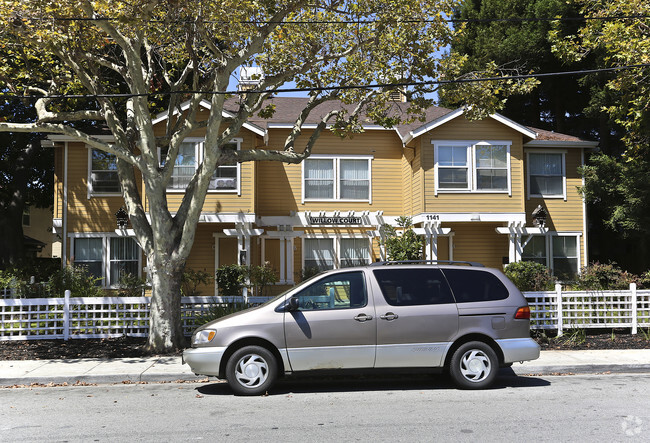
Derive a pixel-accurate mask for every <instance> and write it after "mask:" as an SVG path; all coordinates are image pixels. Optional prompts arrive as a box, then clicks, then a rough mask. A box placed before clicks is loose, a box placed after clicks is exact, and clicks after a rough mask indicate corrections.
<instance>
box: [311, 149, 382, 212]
mask: <svg viewBox="0 0 650 443" xmlns="http://www.w3.org/2000/svg"><path fill="white" fill-rule="evenodd" d="M309 159H313V160H319V159H320V160H333V161H334V177H333V180H334V198H306V197H305V161H302V162H301V164H300V166H301V174H300V175H301V180H300V185H301V188H302V195H301V203H302V204H303V205H304V204H305V203H309V202H331V201H336V202H354V203H358V202H368V204H372V160H373V159H374V157H373V156H372V155H326V154H313V155H310V156H309V157H308V158H307V159H306V160H309ZM341 160H366V161H367V162H368V198H367V199H342V198H340V188H341V186H340V181H341V177H340V173H339V172H340V169H341V166H340V165H341Z"/></svg>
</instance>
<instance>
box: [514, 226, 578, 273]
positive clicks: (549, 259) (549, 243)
mask: <svg viewBox="0 0 650 443" xmlns="http://www.w3.org/2000/svg"><path fill="white" fill-rule="evenodd" d="M533 236H534V237H544V242H545V246H546V267H547V268H548V269H550V270H551V272H552V273H553V272H555V266H554V260H553V259H554V258H555V257H554V255H553V237H574V238H575V239H576V254H577V257H576V258H577V265H578V273H580V270H581V269H582V259H581V254H580V251H581V249H580V240H581V239H582V232H572V231H563V232H555V231H549V232H547V233H545V234H532V235H531V237H533ZM521 249H522V253H523V246H522V248H521Z"/></svg>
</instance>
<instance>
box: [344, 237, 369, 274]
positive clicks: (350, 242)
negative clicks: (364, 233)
mask: <svg viewBox="0 0 650 443" xmlns="http://www.w3.org/2000/svg"><path fill="white" fill-rule="evenodd" d="M369 263H370V244H369V242H368V240H367V239H365V238H342V239H341V267H342V268H347V267H350V266H363V265H367V264H369Z"/></svg>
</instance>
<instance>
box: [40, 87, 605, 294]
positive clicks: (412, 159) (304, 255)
mask: <svg viewBox="0 0 650 443" xmlns="http://www.w3.org/2000/svg"><path fill="white" fill-rule="evenodd" d="M306 100H307V99H306V98H274V99H272V102H273V104H274V105H275V107H276V112H275V114H274V116H273V117H271V118H269V119H261V118H259V117H255V118H253V119H251V120H249V122H248V123H247V124H246V125H245V126H244V127H243V128H242V130H241V132H240V133H239V134H238V135H237V137H236V138H235V139H233V141H232V144H233V149H241V150H245V149H253V148H255V149H260V148H267V149H274V148H277V147H278V146H282V145H283V142H284V140H285V139H286V137H287V135H288V133H289V131H290V130H291V128H292V127H293V125H294V122H295V119H296V117H297V116H298V113H299V112H300V111H301V110H302V109H303V107H304V104H305V102H306ZM203 106H204V107H205V108H206V111H205V116H206V117H207V115H208V111H207V110H208V109H209V106H210V104H209V102H204V103H203ZM333 106H337V104H336V103H330V104H323V105H321V106H320V107H318V108H316V109H315V110H314V111H313V112H312V114H311V116H310V117H309V118H308V119H307V121H306V122H305V124H304V125H303V131H302V135H301V138H300V139H299V140H298V142H297V143H296V146H297V148H298V149H299V148H300V146H301V142H303V145H304V142H306V140H307V139H308V138H309V136H310V135H311V132H312V131H313V130H314V129H315V127H316V124H317V122H318V121H319V120H320V118H321V117H322V116H323V115H324V114H325V113H326V112H328V111H329V110H331V109H332V107H333ZM405 106H406V104H405V103H395V107H396V109H397V111H399V112H404V111H405ZM233 111H234V108H233ZM224 112H226V113H227V111H224ZM424 117H425V122H424V123H423V122H420V121H418V122H416V123H412V124H409V125H406V124H404V125H399V126H397V127H395V128H393V129H385V128H383V127H379V126H374V125H371V124H367V125H365V126H364V132H363V133H360V134H356V135H354V136H353V137H352V138H346V139H341V138H339V137H337V136H335V135H334V134H332V133H329V132H328V131H325V132H324V133H323V134H322V136H321V137H320V138H319V140H318V141H317V143H316V145H315V147H314V149H313V150H312V155H311V156H310V157H309V158H308V159H307V160H305V161H304V162H303V163H301V164H298V165H294V164H284V163H279V162H272V161H261V162H249V163H240V164H233V165H224V166H219V167H218V168H217V170H216V171H215V174H214V176H213V180H212V182H211V185H210V190H209V191H208V196H207V198H206V200H205V204H204V206H203V209H202V214H201V217H200V220H199V226H198V229H197V234H196V240H195V242H194V246H193V249H192V252H191V255H190V257H189V259H188V261H187V267H188V268H193V269H196V270H205V271H207V272H210V273H214V272H215V270H216V269H217V268H218V267H219V266H220V265H223V264H231V263H241V264H247V265H250V264H261V263H265V262H269V263H270V264H271V266H272V267H273V269H274V270H275V271H276V273H277V275H278V279H279V282H278V284H277V288H276V289H277V290H278V291H279V290H281V289H284V288H286V287H287V286H289V285H293V284H294V283H295V282H296V281H299V279H300V275H301V272H302V271H304V270H307V269H311V268H319V269H328V268H339V267H345V266H352V265H357V264H363V263H368V262H372V261H376V260H382V259H385V256H384V255H385V254H384V251H383V250H382V247H381V242H380V240H381V238H380V227H381V226H382V225H383V224H390V225H393V226H394V225H395V224H396V219H397V218H398V217H400V216H409V217H411V218H412V220H413V223H414V226H415V231H416V233H417V234H418V235H420V236H421V237H422V241H423V256H424V258H426V259H429V260H457V261H474V262H481V263H483V264H485V265H486V266H490V267H498V268H501V267H502V266H503V265H504V264H507V263H510V262H516V261H520V260H533V261H537V262H539V263H542V264H544V265H546V266H547V267H549V268H550V269H551V270H552V271H553V272H554V273H555V274H556V275H557V276H559V277H564V276H566V275H571V274H575V273H577V272H578V271H579V269H580V268H581V267H582V266H584V265H585V264H586V263H587V260H588V257H587V236H586V225H587V216H586V209H585V205H584V202H583V200H582V197H581V195H580V194H579V192H578V187H579V186H580V185H581V184H582V179H581V177H580V176H579V174H578V172H577V169H578V167H579V166H580V165H582V164H583V163H584V160H585V151H586V150H588V149H593V148H595V147H596V145H597V144H596V143H595V142H589V141H584V140H581V139H578V138H576V137H572V136H569V135H564V134H558V133H553V132H549V131H544V130H540V129H535V128H530V127H526V126H523V125H520V124H518V123H516V122H514V121H512V120H509V119H507V118H505V117H503V116H501V115H498V114H495V115H492V116H491V117H489V118H486V119H485V120H481V121H470V120H467V119H466V118H465V116H464V113H463V111H462V110H449V109H444V108H436V107H434V108H431V109H429V110H428V111H427V113H426V115H425V116H424ZM167 118H169V116H168V115H167V114H165V113H163V114H161V115H159V116H158V118H157V119H156V121H155V122H156V124H157V125H159V130H160V131H161V132H162V131H164V128H163V126H164V124H165V121H166V119H167ZM50 140H51V141H52V142H53V143H54V146H55V149H56V164H55V195H54V223H53V224H54V227H55V229H56V232H57V234H59V235H60V236H61V237H62V238H64V239H65V241H64V242H63V243H62V246H61V253H62V257H63V258H64V261H65V263H68V264H81V265H85V266H87V267H88V269H89V270H90V271H91V272H92V273H93V274H95V275H97V276H99V277H102V278H103V280H102V281H103V282H104V286H105V287H107V288H110V287H114V286H115V285H116V283H117V282H118V280H119V276H120V275H121V273H124V272H131V273H134V274H139V275H143V273H145V272H146V269H145V263H144V260H143V255H142V253H141V251H140V249H139V247H138V245H137V243H136V241H135V238H134V236H133V232H132V230H129V229H127V230H116V220H115V213H116V212H117V211H118V210H119V209H120V207H121V206H122V205H123V200H122V196H121V193H120V185H119V181H118V179H117V172H116V170H115V162H114V158H111V155H109V154H106V153H103V152H101V151H95V150H93V149H89V148H88V147H86V146H85V145H84V144H83V143H80V142H77V141H74V140H72V139H68V138H66V137H65V136H58V135H54V136H50ZM202 155H203V138H202V134H201V133H200V132H197V133H196V134H192V137H189V138H187V139H185V142H184V143H183V144H182V146H181V150H180V153H179V156H178V159H177V161H176V165H175V167H174V173H173V177H172V180H171V183H170V185H169V187H168V190H167V196H168V205H169V208H170V210H171V211H172V212H173V211H174V210H175V208H177V207H178V206H179V205H180V201H181V199H182V197H183V193H184V189H185V187H186V186H187V183H189V180H190V179H191V177H192V175H193V174H194V171H195V169H196V167H197V165H198V163H199V162H200V159H201V158H202ZM162 157H163V158H164V155H163V156H162ZM143 197H144V198H145V201H146V196H143ZM145 204H146V202H145ZM203 289H204V291H203V292H204V294H206V295H209V294H210V295H211V294H215V295H218V290H217V288H216V287H209V288H207V287H206V288H203Z"/></svg>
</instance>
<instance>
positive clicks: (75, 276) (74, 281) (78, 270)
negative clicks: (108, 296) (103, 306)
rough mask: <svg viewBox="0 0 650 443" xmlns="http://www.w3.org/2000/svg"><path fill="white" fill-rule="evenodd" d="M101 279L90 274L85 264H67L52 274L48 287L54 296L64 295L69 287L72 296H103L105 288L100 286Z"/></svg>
mask: <svg viewBox="0 0 650 443" xmlns="http://www.w3.org/2000/svg"><path fill="white" fill-rule="evenodd" d="M101 280H102V279H101V278H99V277H94V276H93V275H90V274H89V273H88V270H87V269H86V268H85V267H83V266H79V267H75V266H67V267H65V268H63V269H59V270H58V271H56V272H55V273H54V274H52V275H51V276H50V278H49V280H48V282H47V287H48V289H49V292H50V294H51V296H52V297H63V295H64V293H65V291H66V290H67V289H69V290H70V291H71V293H72V297H103V296H104V295H105V294H104V290H103V289H102V288H101V287H100V286H99V285H100V284H101Z"/></svg>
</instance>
